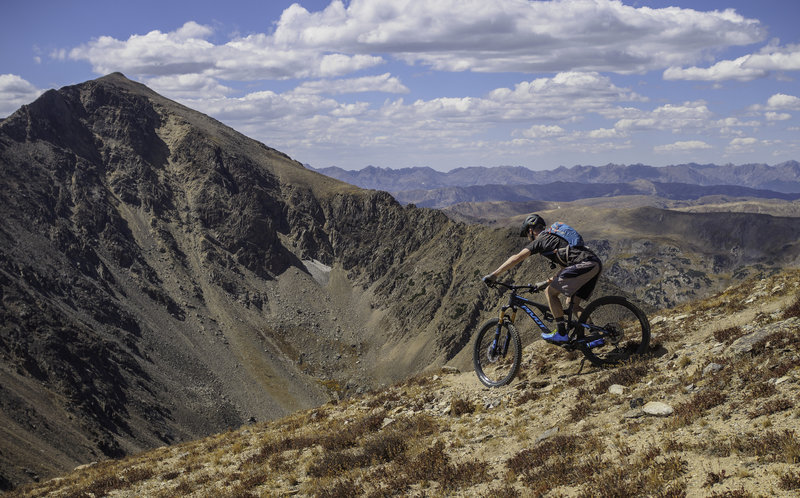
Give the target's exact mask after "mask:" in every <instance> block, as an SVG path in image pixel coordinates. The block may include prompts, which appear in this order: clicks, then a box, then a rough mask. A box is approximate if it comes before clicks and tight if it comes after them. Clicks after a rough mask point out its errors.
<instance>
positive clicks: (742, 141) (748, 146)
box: [725, 137, 761, 154]
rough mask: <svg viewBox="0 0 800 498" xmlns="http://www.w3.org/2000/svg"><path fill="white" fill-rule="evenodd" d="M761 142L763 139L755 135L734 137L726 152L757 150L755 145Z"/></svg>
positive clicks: (739, 152)
mask: <svg viewBox="0 0 800 498" xmlns="http://www.w3.org/2000/svg"><path fill="white" fill-rule="evenodd" d="M760 144H761V141H760V140H758V139H757V138H753V137H744V138H734V139H733V140H731V141H730V143H729V144H728V146H727V147H726V148H725V152H726V153H728V154H742V153H748V152H753V151H754V150H755V146H757V145H760Z"/></svg>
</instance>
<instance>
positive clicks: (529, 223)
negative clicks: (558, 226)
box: [519, 214, 546, 237]
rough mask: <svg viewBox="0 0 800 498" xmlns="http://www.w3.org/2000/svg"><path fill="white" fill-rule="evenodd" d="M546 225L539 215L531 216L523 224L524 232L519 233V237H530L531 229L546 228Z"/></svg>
mask: <svg viewBox="0 0 800 498" xmlns="http://www.w3.org/2000/svg"><path fill="white" fill-rule="evenodd" d="M545 225H546V223H545V222H544V218H542V217H541V216H539V215H538V214H529V215H528V216H527V217H526V218H525V221H523V222H522V230H521V231H520V232H519V236H520V237H525V236H526V235H528V229H529V228H533V229H536V227H542V228H544V226H545Z"/></svg>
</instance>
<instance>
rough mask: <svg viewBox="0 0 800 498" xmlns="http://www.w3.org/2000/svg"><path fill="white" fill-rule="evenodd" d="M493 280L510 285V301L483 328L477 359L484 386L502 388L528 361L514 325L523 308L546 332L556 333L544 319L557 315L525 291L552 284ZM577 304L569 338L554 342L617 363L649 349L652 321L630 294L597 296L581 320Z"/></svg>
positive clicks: (569, 313) (601, 362)
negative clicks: (525, 294)
mask: <svg viewBox="0 0 800 498" xmlns="http://www.w3.org/2000/svg"><path fill="white" fill-rule="evenodd" d="M492 285H499V286H502V287H505V288H507V289H508V290H510V291H511V295H510V296H509V298H508V304H506V305H504V306H503V307H502V308H501V310H500V316H499V317H497V318H492V319H490V320H488V321H487V322H485V323H484V324H483V325H482V326H481V328H480V330H479V331H478V335H477V337H476V338H475V349H474V351H473V363H474V365H475V373H477V374H478V378H479V379H480V381H481V382H482V383H483V384H484V385H486V386H488V387H498V386H502V385H505V384H508V383H509V382H511V381H512V380H513V379H514V376H515V375H517V372H518V371H519V365H520V362H521V360H522V343H521V341H520V336H519V333H518V332H517V329H516V328H515V327H514V320H515V318H516V314H517V310H518V309H522V311H524V312H525V313H526V314H527V315H528V316H529V317H530V318H531V319H532V320H533V321H534V323H536V325H537V326H538V327H539V329H541V330H542V332H544V333H550V332H551V329H550V328H549V327H548V326H547V325H545V324H544V321H547V322H553V320H554V318H553V315H552V314H551V313H550V308H549V307H548V306H547V305H544V304H540V303H537V302H534V301H531V300H529V299H526V298H524V297H522V296H521V295H520V293H521V292H524V291H530V292H539V291H541V290H543V288H544V287H546V283H542V284H533V285H530V284H529V285H512V284H508V283H503V282H494V283H493V284H492ZM571 308H572V306H571V305H570V306H569V307H568V308H567V309H566V310H565V313H566V319H567V330H568V334H569V341H567V342H564V343H553V344H555V345H558V346H561V347H562V348H564V349H566V350H568V351H574V350H578V351H580V352H581V353H583V355H584V356H585V357H586V359H588V360H589V361H590V362H591V363H592V364H593V365H597V366H604V365H613V364H616V363H619V362H622V361H624V360H626V359H628V358H630V357H631V356H632V355H636V354H643V353H645V352H647V349H648V346H649V344H650V322H649V321H648V320H647V315H645V313H644V312H643V311H642V310H641V309H639V308H638V307H637V306H636V305H634V304H633V303H631V302H630V301H629V300H628V299H626V298H624V297H622V296H604V297H601V298H598V299H595V300H594V301H591V302H590V303H589V304H588V305H587V306H586V307H585V308H584V309H583V311H582V312H581V313H580V316H579V317H578V318H577V320H573V319H572V309H571ZM535 310H537V311H538V312H539V313H538V314H537V312H536V311H535ZM540 315H541V316H540ZM543 320H544V321H543Z"/></svg>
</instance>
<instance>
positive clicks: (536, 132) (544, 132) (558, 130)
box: [519, 125, 565, 138]
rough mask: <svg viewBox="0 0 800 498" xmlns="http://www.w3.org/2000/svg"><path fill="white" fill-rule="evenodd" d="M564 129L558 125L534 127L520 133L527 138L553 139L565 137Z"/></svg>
mask: <svg viewBox="0 0 800 498" xmlns="http://www.w3.org/2000/svg"><path fill="white" fill-rule="evenodd" d="M564 133H565V130H564V128H562V127H560V126H558V125H549V126H548V125H533V126H531V127H530V128H528V129H527V130H523V131H521V132H519V134H520V135H522V136H523V137H526V138H545V137H546V138H551V137H558V136H562V135H564Z"/></svg>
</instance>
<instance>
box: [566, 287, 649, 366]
mask: <svg viewBox="0 0 800 498" xmlns="http://www.w3.org/2000/svg"><path fill="white" fill-rule="evenodd" d="M578 322H579V323H578V325H577V327H580V328H581V329H583V335H584V339H582V340H581V345H580V350H581V352H582V353H583V354H584V356H586V358H587V359H588V360H589V361H590V362H592V364H594V365H597V366H602V365H609V364H615V363H619V362H622V361H625V360H627V359H628V358H630V357H631V356H632V355H635V354H644V353H646V352H647V350H648V347H649V345H650V322H649V321H648V320H647V315H645V313H644V311H642V310H641V309H639V308H638V307H637V306H636V305H635V304H633V303H631V302H630V301H628V300H627V299H626V298H624V297H621V296H605V297H601V298H599V299H596V300H594V301H592V302H591V303H589V305H588V306H586V309H585V310H584V311H583V313H582V314H581V316H580V318H579V319H578Z"/></svg>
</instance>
